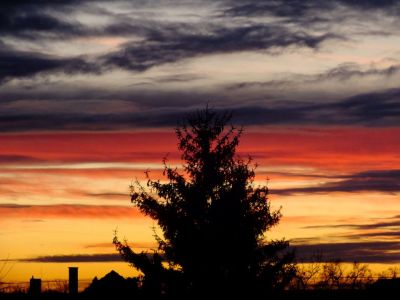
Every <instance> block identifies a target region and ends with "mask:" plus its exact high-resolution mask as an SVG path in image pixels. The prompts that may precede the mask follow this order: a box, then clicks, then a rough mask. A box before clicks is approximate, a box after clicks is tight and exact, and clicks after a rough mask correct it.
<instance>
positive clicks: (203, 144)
mask: <svg viewBox="0 0 400 300" xmlns="http://www.w3.org/2000/svg"><path fill="white" fill-rule="evenodd" d="M230 118H231V115H230V114H228V113H224V114H219V113H216V112H214V111H212V110H210V109H208V108H206V109H205V110H201V111H198V112H196V113H194V114H192V115H189V117H187V119H185V121H184V122H183V124H182V125H180V126H179V127H178V128H177V129H176V135H177V137H178V141H179V143H178V148H179V150H180V151H182V159H183V161H184V164H183V169H182V170H181V171H180V170H178V169H177V168H171V167H169V166H168V165H167V163H166V161H165V160H164V175H165V176H166V179H167V182H161V181H159V180H155V181H154V180H151V179H150V178H149V175H148V174H147V176H148V182H147V188H145V187H143V186H141V185H140V184H139V183H137V184H135V185H134V186H132V189H131V200H132V202H133V203H134V204H135V205H136V206H137V207H138V208H139V209H140V211H142V212H143V213H145V214H146V215H148V216H150V217H151V218H152V219H154V220H156V221H157V223H158V225H159V227H160V228H161V230H162V232H163V236H156V239H157V242H158V244H159V252H157V253H154V254H153V255H150V256H149V255H148V254H146V253H135V252H134V251H133V250H132V249H130V248H129V246H128V245H127V243H122V242H120V241H119V240H118V238H117V237H116V236H115V238H114V243H115V245H116V247H117V250H118V251H119V252H120V253H121V254H122V257H123V258H124V259H125V260H127V261H128V262H130V263H131V264H132V265H133V266H135V267H137V268H138V269H140V270H141V271H142V272H143V273H144V274H145V278H146V277H148V280H149V282H148V285H149V286H151V287H152V290H153V291H155V290H157V291H159V292H160V291H163V289H164V290H166V292H167V293H168V292H169V291H170V290H171V289H173V286H174V285H175V286H176V284H177V283H178V285H179V288H178V289H179V290H181V291H184V292H186V293H189V294H190V295H191V296H192V297H193V295H196V296H199V297H202V296H207V295H211V294H213V295H216V294H217V295H228V294H235V295H240V294H242V293H243V294H246V296H249V295H251V294H257V295H259V294H262V293H267V292H269V291H271V290H273V289H277V288H282V287H284V286H285V285H286V284H287V283H288V281H289V280H290V276H291V275H292V274H293V271H294V268H293V266H292V265H291V261H292V254H291V253H288V252H287V251H285V250H286V248H287V246H288V243H287V242H286V241H284V240H280V241H269V242H267V241H266V237H265V233H266V231H267V230H268V229H270V228H271V227H272V226H274V225H276V224H277V223H278V221H279V219H280V217H281V213H280V211H279V210H277V211H273V210H271V208H270V202H269V200H268V188H267V186H255V184H254V178H255V167H253V166H252V163H251V159H250V158H249V159H248V160H246V161H245V160H243V159H242V158H240V157H238V156H237V155H236V147H237V146H238V143H239V138H240V136H241V134H242V130H241V129H236V128H235V127H233V126H227V124H228V122H229V121H230ZM162 260H164V261H165V262H166V263H167V264H168V266H164V265H163V263H162ZM144 284H145V283H144ZM163 286H164V287H165V288H163ZM171 286H172V288H171Z"/></svg>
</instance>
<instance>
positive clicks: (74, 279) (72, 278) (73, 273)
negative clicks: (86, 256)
mask: <svg viewBox="0 0 400 300" xmlns="http://www.w3.org/2000/svg"><path fill="white" fill-rule="evenodd" d="M68 287H69V293H70V294H71V295H77V294H78V268H77V267H69V282H68Z"/></svg>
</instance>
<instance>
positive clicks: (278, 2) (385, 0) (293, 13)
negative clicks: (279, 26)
mask: <svg viewBox="0 0 400 300" xmlns="http://www.w3.org/2000/svg"><path fill="white" fill-rule="evenodd" d="M338 5H343V6H347V7H349V8H352V9H356V10H363V9H382V10H386V11H388V12H393V9H394V8H399V2H398V1H396V0H382V1H381V0H365V1H364V0H362V1H360V0H332V1H320V0H308V1H303V0H271V1H257V0H247V1H246V0H245V1H229V2H227V5H226V8H225V10H224V14H226V15H228V16H240V17H254V16H260V15H275V16H279V17H286V18H290V19H296V18H299V17H304V16H306V15H307V16H309V15H310V14H311V13H312V12H314V13H315V12H317V11H319V12H324V11H329V10H330V11H332V9H335V8H336V7H337V6H338ZM320 20H321V19H320Z"/></svg>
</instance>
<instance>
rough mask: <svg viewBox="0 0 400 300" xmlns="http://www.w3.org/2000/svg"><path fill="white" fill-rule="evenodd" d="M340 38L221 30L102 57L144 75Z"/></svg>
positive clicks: (162, 37) (166, 38)
mask: <svg viewBox="0 0 400 300" xmlns="http://www.w3.org/2000/svg"><path fill="white" fill-rule="evenodd" d="M339 38H340V37H339V36H338V35H335V34H330V33H327V34H320V35H312V34H309V33H307V32H305V31H301V30H299V31H295V32H292V31H289V30H288V29H286V28H284V27H280V26H274V25H268V26H266V25H249V26H243V27H235V28H224V27H220V28H218V29H215V30H213V31H211V32H207V33H205V34H202V33H200V32H194V33H185V32H179V31H177V30H171V31H161V32H156V33H153V34H152V35H150V36H148V37H147V40H146V41H140V42H133V43H128V44H125V45H124V46H123V48H122V49H121V50H119V51H117V52H114V53H109V54H107V55H106V56H104V57H103V63H104V64H105V65H110V66H114V67H115V66H117V67H119V68H122V69H128V70H132V71H145V70H147V69H149V68H151V67H154V66H158V65H162V64H165V63H172V62H176V61H179V60H182V59H187V58H192V57H196V56H202V55H211V54H219V53H233V52H241V51H266V50H269V49H272V48H277V49H281V48H283V49H284V48H286V47H290V46H297V47H309V48H318V47H319V46H320V45H321V43H323V42H324V41H326V40H330V39H339Z"/></svg>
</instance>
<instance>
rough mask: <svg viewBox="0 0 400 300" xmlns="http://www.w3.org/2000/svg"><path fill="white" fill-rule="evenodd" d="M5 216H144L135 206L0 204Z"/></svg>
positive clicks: (96, 217)
mask: <svg viewBox="0 0 400 300" xmlns="http://www.w3.org/2000/svg"><path fill="white" fill-rule="evenodd" d="M0 215H1V217H2V219H5V218H37V219H38V218H39V219H40V218H43V219H46V218H88V219H93V218H94V219H104V218H111V219H112V218H130V219H131V218H144V215H143V214H141V213H140V212H139V211H138V210H137V209H136V208H135V207H127V206H108V205H68V204H61V205H17V204H0Z"/></svg>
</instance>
